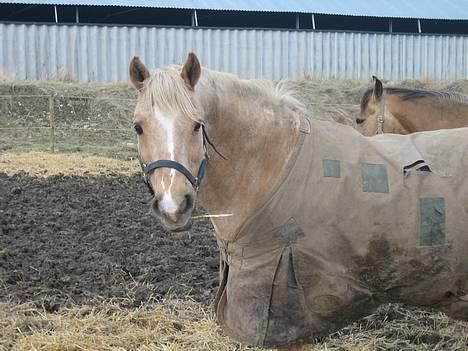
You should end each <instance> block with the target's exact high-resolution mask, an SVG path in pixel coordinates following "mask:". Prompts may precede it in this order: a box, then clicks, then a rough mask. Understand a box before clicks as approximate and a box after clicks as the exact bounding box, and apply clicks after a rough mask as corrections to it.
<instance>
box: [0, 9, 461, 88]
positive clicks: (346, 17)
mask: <svg viewBox="0 0 468 351" xmlns="http://www.w3.org/2000/svg"><path fill="white" fill-rule="evenodd" d="M188 51H195V52H196V53H197V54H198V56H199V57H200V59H201V61H202V64H203V65H204V66H206V67H209V68H212V69H216V70H223V71H228V72H232V73H235V74H237V75H240V76H249V77H267V78H273V79H279V78H286V77H288V78H292V77H297V76H303V75H310V76H314V77H323V78H369V77H370V76H371V75H372V74H376V75H378V76H380V77H383V78H386V79H460V78H461V79H466V78H468V3H467V2H466V0H439V1H437V2H434V1H430V0H419V1H415V0H413V1H410V0H406V1H405V0H392V1H390V0H382V1H380V2H378V3H372V2H363V1H357V0H346V1H345V0H330V1H311V0H298V1H283V0H277V1H267V0H257V1H247V0H239V1H236V2H232V1H229V0H221V1H214V0H203V1H190V0H176V1H167V0H160V1H150V0H136V1H130V0H104V1H99V2H97V1H92V0H87V1H52V0H36V1H21V0H16V1H14V2H12V1H4V0H0V75H3V76H6V77H16V78H20V79H57V78H58V79H60V78H68V79H74V80H79V81H98V80H99V81H119V80H127V65H128V61H129V60H130V58H131V57H132V56H133V55H138V56H140V57H142V59H143V60H144V61H145V62H147V64H148V66H150V67H157V66H161V65H164V64H168V63H180V62H182V61H183V60H184V58H185V55H186V54H187V52H188Z"/></svg>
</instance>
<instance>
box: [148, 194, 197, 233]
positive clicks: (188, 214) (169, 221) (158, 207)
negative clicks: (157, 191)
mask: <svg viewBox="0 0 468 351" xmlns="http://www.w3.org/2000/svg"><path fill="white" fill-rule="evenodd" d="M195 196H196V195H193V194H186V195H184V196H183V197H181V198H180V199H179V200H178V201H174V200H173V199H171V201H170V202H169V201H167V200H166V199H165V198H163V199H162V200H159V199H158V197H157V196H156V197H155V198H154V200H153V202H152V204H151V210H152V213H153V215H154V216H155V217H156V218H157V219H158V220H159V222H160V223H161V224H162V225H163V227H164V228H166V229H167V230H169V231H172V232H179V231H184V230H188V229H190V228H191V227H192V212H193V210H194V207H195V201H194V197H195Z"/></svg>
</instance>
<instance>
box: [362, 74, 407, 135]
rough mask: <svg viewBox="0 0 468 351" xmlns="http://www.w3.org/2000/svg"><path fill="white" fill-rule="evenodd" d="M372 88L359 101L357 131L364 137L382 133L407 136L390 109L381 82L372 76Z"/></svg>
mask: <svg viewBox="0 0 468 351" xmlns="http://www.w3.org/2000/svg"><path fill="white" fill-rule="evenodd" d="M372 79H373V81H374V86H373V88H371V89H368V90H367V91H366V92H365V93H364V95H363V96H362V99H361V109H360V113H359V117H358V118H356V124H357V129H358V130H359V131H360V132H361V133H362V134H363V135H366V136H372V135H375V134H382V133H384V132H385V133H399V134H407V133H408V132H407V131H406V129H405V128H404V127H403V126H402V125H401V123H400V121H399V120H398V118H397V117H396V116H395V115H394V114H393V113H392V109H391V108H390V107H391V106H389V105H391V104H392V101H390V100H389V99H388V95H387V94H385V90H384V87H383V84H382V82H381V81H380V80H379V79H378V78H377V77H376V76H372Z"/></svg>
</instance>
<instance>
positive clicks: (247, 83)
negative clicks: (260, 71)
mask: <svg viewBox="0 0 468 351" xmlns="http://www.w3.org/2000/svg"><path fill="white" fill-rule="evenodd" d="M203 75H205V76H206V77H207V78H208V79H210V80H211V81H213V82H214V83H216V84H218V85H221V86H225V87H228V88H230V89H232V91H234V92H236V94H238V95H239V96H245V95H257V96H264V97H268V98H270V99H271V100H273V101H275V102H281V103H283V104H286V105H287V106H288V107H289V108H290V109H292V110H294V111H296V112H301V113H303V112H305V109H306V108H305V105H304V104H303V103H302V102H300V101H299V100H298V99H297V98H296V97H295V95H296V91H295V89H294V88H293V87H292V86H291V84H290V83H289V81H287V80H281V81H278V82H276V83H275V82H273V81H271V80H267V79H241V78H239V77H237V76H235V75H233V74H230V73H225V72H218V71H212V70H208V69H204V70H203V73H202V76H203Z"/></svg>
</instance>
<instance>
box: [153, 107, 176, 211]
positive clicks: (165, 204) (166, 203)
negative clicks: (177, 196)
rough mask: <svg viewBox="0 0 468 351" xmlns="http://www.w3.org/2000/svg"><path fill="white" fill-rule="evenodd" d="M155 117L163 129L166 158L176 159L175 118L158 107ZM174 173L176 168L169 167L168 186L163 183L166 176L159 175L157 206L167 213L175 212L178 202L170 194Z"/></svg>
mask: <svg viewBox="0 0 468 351" xmlns="http://www.w3.org/2000/svg"><path fill="white" fill-rule="evenodd" d="M155 118H156V120H157V121H158V122H159V124H160V127H161V129H162V130H163V131H164V134H165V136H166V146H167V152H168V153H169V158H168V159H169V160H171V161H176V160H175V155H174V149H175V147H174V134H175V129H174V124H175V118H174V117H171V116H168V115H166V114H164V113H163V112H162V111H159V110H158V109H156V110H155ZM175 175H176V170H175V169H171V172H170V179H169V185H168V186H166V184H165V180H167V178H166V177H161V189H162V190H163V196H162V200H161V202H160V203H159V206H160V208H162V209H164V211H165V212H166V213H168V214H173V213H175V212H177V209H178V208H179V206H178V204H177V203H176V202H175V200H174V198H173V196H172V185H173V183H174V178H175Z"/></svg>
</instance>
